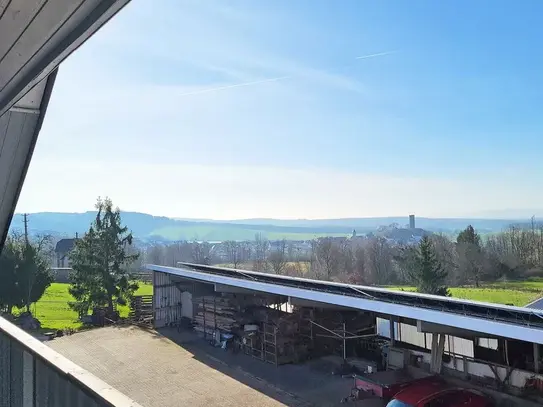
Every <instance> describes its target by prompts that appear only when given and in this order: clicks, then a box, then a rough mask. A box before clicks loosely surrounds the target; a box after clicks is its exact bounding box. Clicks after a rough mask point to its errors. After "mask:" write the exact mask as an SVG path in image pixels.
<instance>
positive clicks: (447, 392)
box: [387, 381, 494, 407]
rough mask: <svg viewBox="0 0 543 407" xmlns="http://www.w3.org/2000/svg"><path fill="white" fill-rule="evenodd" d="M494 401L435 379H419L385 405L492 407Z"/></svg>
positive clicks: (404, 406) (409, 406) (410, 406)
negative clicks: (448, 385)
mask: <svg viewBox="0 0 543 407" xmlns="http://www.w3.org/2000/svg"><path fill="white" fill-rule="evenodd" d="M493 405H494V403H493V402H492V400H491V399H490V398H488V397H487V396H485V395H484V394H482V393H479V392H476V391H473V390H469V389H461V388H450V387H447V386H446V385H445V384H444V383H439V382H436V381H420V382H417V383H414V384H413V385H412V386H409V387H407V388H405V389H403V390H401V391H400V392H399V393H397V394H396V395H395V396H394V398H393V399H392V400H390V402H389V403H388V404H387V407H492V406H493Z"/></svg>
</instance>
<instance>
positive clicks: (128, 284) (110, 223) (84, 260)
mask: <svg viewBox="0 0 543 407" xmlns="http://www.w3.org/2000/svg"><path fill="white" fill-rule="evenodd" d="M96 209H97V214H96V218H95V219H94V221H93V223H92V224H91V226H90V228H89V231H88V232H87V233H86V234H85V235H84V237H83V238H81V239H78V240H77V241H76V243H75V247H74V250H73V251H72V253H71V254H70V260H71V264H72V270H73V271H72V275H71V279H72V285H71V287H70V294H71V295H72V296H73V297H74V298H75V300H76V301H74V302H73V303H70V307H71V308H72V309H74V310H75V311H77V312H78V313H79V314H80V315H86V314H87V313H88V311H89V309H92V308H93V307H107V311H108V313H109V315H112V314H113V312H114V309H115V304H119V305H126V304H127V302H128V300H129V299H130V297H131V296H132V295H133V294H134V292H135V291H136V290H137V289H138V284H137V283H135V282H133V281H132V280H131V278H130V274H129V266H130V264H131V263H132V262H133V261H134V260H136V259H137V258H138V254H128V253H127V250H126V249H127V247H128V246H130V245H131V244H132V234H131V233H129V232H128V228H127V227H126V226H122V224H121V213H120V210H119V209H118V208H116V209H113V203H112V202H111V200H110V199H109V198H106V199H104V200H102V199H100V198H98V201H97V203H96Z"/></svg>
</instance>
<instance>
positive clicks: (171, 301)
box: [153, 271, 182, 328]
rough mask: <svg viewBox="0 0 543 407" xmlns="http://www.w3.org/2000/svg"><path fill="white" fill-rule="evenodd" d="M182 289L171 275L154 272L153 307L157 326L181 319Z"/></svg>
mask: <svg viewBox="0 0 543 407" xmlns="http://www.w3.org/2000/svg"><path fill="white" fill-rule="evenodd" d="M181 303H182V299H181V291H180V290H179V289H178V288H177V287H176V285H175V284H174V282H173V281H172V280H171V278H170V275H169V274H166V273H161V272H158V271H155V272H154V273H153V308H154V325H155V328H161V327H164V326H167V325H170V324H172V323H175V322H177V321H179V320H180V319H181Z"/></svg>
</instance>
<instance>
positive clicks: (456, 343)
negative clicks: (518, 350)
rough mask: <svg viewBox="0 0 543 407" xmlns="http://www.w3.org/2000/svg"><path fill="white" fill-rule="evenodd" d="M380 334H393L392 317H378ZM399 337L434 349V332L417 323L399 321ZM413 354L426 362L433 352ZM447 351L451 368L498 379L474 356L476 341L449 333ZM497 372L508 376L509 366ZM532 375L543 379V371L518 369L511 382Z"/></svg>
mask: <svg viewBox="0 0 543 407" xmlns="http://www.w3.org/2000/svg"><path fill="white" fill-rule="evenodd" d="M376 325H377V334H378V335H380V336H382V337H385V338H390V322H389V320H388V319H383V318H377V321H376ZM395 329H396V335H395V336H396V340H399V341H401V342H405V343H409V344H412V345H415V346H420V347H421V348H425V349H428V350H430V349H431V345H432V334H428V333H427V334H424V333H421V332H418V331H417V327H416V326H413V325H408V324H404V323H400V324H397V326H396V327H395ZM424 336H426V343H425V342H424ZM479 344H480V345H482V346H486V347H488V348H491V349H492V348H494V347H495V346H496V347H497V340H496V339H486V338H480V339H479ZM409 352H410V353H411V354H413V355H417V356H420V357H421V358H422V361H423V363H426V364H430V359H431V356H430V353H428V352H422V351H409ZM445 353H447V354H449V355H451V360H450V362H449V363H443V366H444V367H446V368H449V369H453V370H457V371H459V372H465V373H467V374H470V375H473V376H478V377H489V378H491V379H493V380H496V375H495V374H494V372H493V371H492V369H491V368H490V366H489V365H487V364H485V363H480V362H477V361H474V360H469V359H468V358H470V359H473V357H474V345H473V341H471V340H468V339H464V338H458V337H455V336H452V335H446V338H445ZM494 368H495V369H496V372H497V374H498V376H499V377H500V379H501V380H504V379H505V377H506V376H507V368H506V367H504V366H496V365H495V366H494ZM531 377H535V378H539V379H541V380H543V374H539V375H537V374H536V375H534V373H532V372H527V371H524V370H518V369H515V370H513V372H512V373H511V375H510V377H509V385H510V386H513V387H517V388H522V387H524V385H525V383H526V379H529V378H531Z"/></svg>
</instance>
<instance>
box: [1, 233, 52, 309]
mask: <svg viewBox="0 0 543 407" xmlns="http://www.w3.org/2000/svg"><path fill="white" fill-rule="evenodd" d="M48 243H50V238H49V237H48V236H45V237H42V238H39V239H38V240H37V241H29V240H27V238H25V237H23V236H19V235H12V236H10V237H9V238H8V239H7V241H6V244H5V246H4V250H3V251H2V255H1V256H0V281H2V284H0V308H2V309H4V310H6V311H7V312H8V313H11V312H12V310H13V307H17V308H23V307H25V308H26V311H27V312H30V306H31V305H32V304H33V303H35V302H36V301H38V300H39V299H40V298H41V297H42V295H43V293H44V292H45V290H46V289H47V287H49V286H50V285H51V283H52V282H53V276H52V275H51V273H50V270H49V261H48V260H49V259H48V258H47V251H46V250H45V246H46V245H47V244H48Z"/></svg>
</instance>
